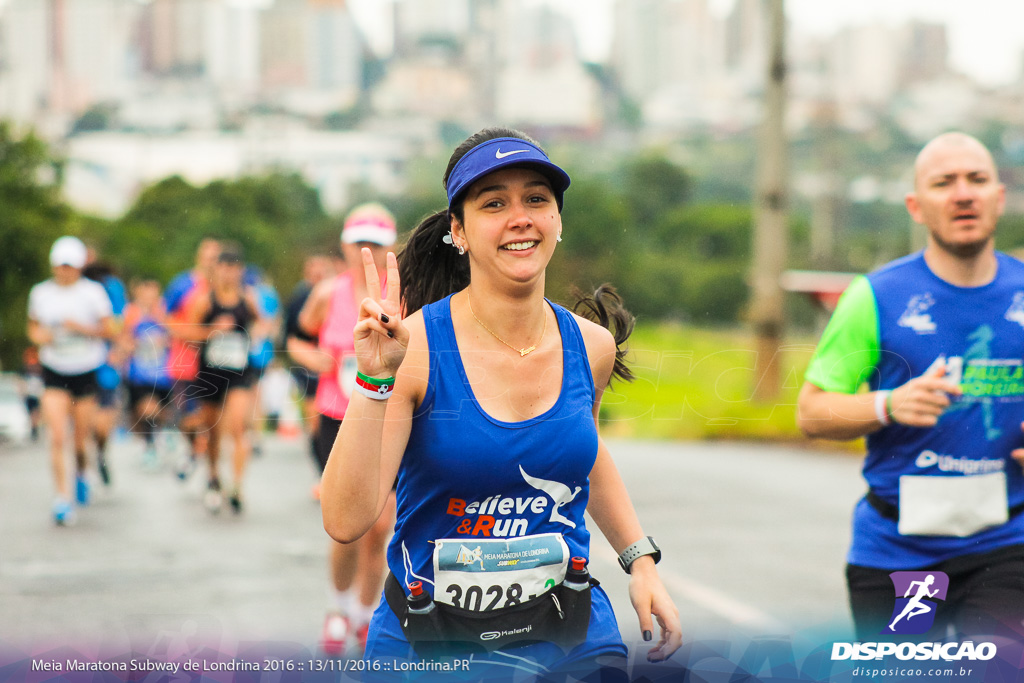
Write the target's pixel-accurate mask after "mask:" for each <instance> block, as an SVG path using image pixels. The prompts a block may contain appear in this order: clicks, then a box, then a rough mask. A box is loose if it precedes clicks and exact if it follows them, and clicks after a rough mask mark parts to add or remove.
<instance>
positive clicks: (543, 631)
mask: <svg viewBox="0 0 1024 683" xmlns="http://www.w3.org/2000/svg"><path fill="white" fill-rule="evenodd" d="M598 585H600V583H599V582H598V581H597V580H596V579H593V578H591V579H590V587H588V588H586V589H584V590H581V591H576V590H572V589H571V588H566V587H565V586H563V585H561V584H559V585H558V586H555V587H554V588H553V589H551V590H550V591H548V592H547V593H545V594H544V595H541V596H539V597H536V598H534V599H532V600H527V601H526V602H523V603H521V604H519V605H515V606H514V607H504V608H502V609H496V610H490V611H487V612H478V611H474V610H466V609H460V608H458V607H453V606H452V605H445V604H442V603H439V602H435V603H434V605H435V609H434V610H432V611H431V612H429V613H428V614H410V613H409V604H408V601H407V600H406V596H405V591H404V590H402V585H401V584H400V583H399V581H398V579H397V578H395V575H394V574H389V575H388V579H387V581H386V582H385V584H384V597H385V599H386V600H387V601H388V606H389V607H390V608H391V611H392V612H394V613H395V616H396V617H398V622H399V623H400V624H401V625H402V632H403V633H404V634H405V637H406V638H407V639H408V640H409V642H410V643H411V644H412V647H413V650H415V651H416V654H418V655H419V656H421V657H424V658H430V657H437V656H440V655H442V654H443V655H452V654H457V653H463V652H464V653H472V652H491V651H494V650H498V649H501V648H504V647H506V646H508V645H512V644H514V643H526V642H538V641H539V642H547V643H554V644H556V645H558V646H560V647H561V648H563V649H564V650H566V651H568V650H570V649H571V648H573V647H575V646H576V645H579V644H580V643H582V642H583V641H584V639H586V637H587V628H588V627H589V626H590V602H591V595H590V589H591V588H592V587H594V586H598Z"/></svg>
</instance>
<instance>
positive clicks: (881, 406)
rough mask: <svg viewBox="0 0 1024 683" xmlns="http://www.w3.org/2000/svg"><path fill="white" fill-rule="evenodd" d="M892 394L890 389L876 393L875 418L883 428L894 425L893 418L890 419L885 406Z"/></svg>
mask: <svg viewBox="0 0 1024 683" xmlns="http://www.w3.org/2000/svg"><path fill="white" fill-rule="evenodd" d="M891 393H892V392H891V391H889V390H888V389H884V390H882V391H876V392H875V417H877V418H878V421H879V422H881V423H882V426H883V427H888V426H889V425H891V424H892V418H890V417H889V411H888V409H887V408H886V405H885V404H886V402H887V401H888V400H889V394H891Z"/></svg>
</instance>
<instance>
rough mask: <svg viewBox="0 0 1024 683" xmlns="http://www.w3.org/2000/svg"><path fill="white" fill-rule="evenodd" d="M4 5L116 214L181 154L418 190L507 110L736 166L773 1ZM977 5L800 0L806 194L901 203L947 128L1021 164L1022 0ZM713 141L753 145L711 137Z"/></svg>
mask: <svg viewBox="0 0 1024 683" xmlns="http://www.w3.org/2000/svg"><path fill="white" fill-rule="evenodd" d="M0 3H2V4H0V118H3V119H8V120H10V121H11V122H12V123H14V124H16V125H19V126H25V127H28V128H32V129H33V130H35V131H37V132H38V133H39V134H40V135H41V136H42V137H43V138H44V139H46V140H48V141H52V142H55V143H57V144H58V145H59V146H60V149H61V153H62V155H63V156H64V158H65V159H66V162H67V163H66V172H65V175H64V187H63V190H64V192H65V195H66V196H67V197H68V198H69V200H70V201H71V202H72V203H73V204H74V205H75V206H78V207H81V208H82V209H83V210H86V211H89V212H93V213H96V214H99V215H104V216H117V215H120V214H121V213H122V212H123V211H124V210H126V208H127V207H128V206H130V204H131V202H132V201H134V198H135V197H136V196H137V195H138V193H139V192H140V191H141V189H142V188H144V187H146V185H147V184H149V183H152V182H155V181H158V180H160V179H162V178H165V177H168V176H170V175H180V176H181V177H183V178H185V179H187V180H188V181H189V182H192V183H196V184H203V183H207V182H210V181H211V180H214V179H219V178H236V177H241V176H244V175H247V174H250V175H251V174H258V173H262V172H266V171H267V170H275V169H290V170H294V171H296V172H298V173H300V174H301V175H302V177H303V178H304V179H305V180H306V182H308V183H310V184H311V185H312V186H314V187H315V188H316V189H317V191H318V192H319V195H320V198H321V200H322V202H323V204H324V206H325V207H327V208H328V210H330V211H339V212H340V211H342V210H344V208H345V207H346V206H347V205H348V203H349V202H350V201H351V200H352V198H353V197H354V196H358V195H359V194H360V193H363V194H365V193H367V192H371V191H372V192H374V193H382V194H385V195H391V196H394V195H400V194H402V193H403V192H406V191H407V190H408V189H409V188H410V187H411V186H412V185H413V184H414V183H415V182H418V178H417V172H418V171H417V169H418V168H419V165H420V162H421V160H423V159H430V158H435V157H440V156H442V155H443V153H444V150H445V149H446V148H448V147H449V146H450V145H451V144H452V143H453V141H457V140H460V139H462V138H463V137H465V135H468V134H469V133H470V132H472V131H474V130H478V129H479V128H481V127H484V126H487V125H494V124H495V123H499V122H500V123H502V124H505V125H511V126H514V127H518V128H521V129H523V130H525V131H528V132H531V133H533V134H534V135H536V136H537V137H538V138H539V139H541V140H544V141H545V143H547V144H550V145H565V146H566V147H567V148H570V149H574V150H576V151H575V153H576V154H579V155H580V158H581V159H585V160H586V164H588V167H590V168H592V169H593V170H595V171H598V172H599V171H600V170H601V169H602V168H610V167H612V166H614V164H615V163H616V160H617V159H619V158H622V157H624V156H629V155H630V154H635V153H636V151H637V150H644V149H662V150H669V152H668V153H669V154H670V155H672V157H673V161H674V162H675V163H677V164H679V165H682V166H687V167H690V168H692V170H693V171H694V172H695V173H699V174H704V175H706V176H708V177H718V178H720V179H726V180H728V179H729V178H731V177H733V176H735V169H736V168H746V167H748V166H749V163H748V160H749V158H750V155H751V154H752V149H751V147H750V140H751V139H752V137H751V136H752V134H753V131H755V130H756V127H757V125H758V123H759V121H760V120H761V117H762V113H763V94H764V83H765V72H766V68H765V67H766V55H767V31H766V8H767V7H768V3H767V2H766V0H588V1H587V2H585V3H584V2H582V1H581V0H0ZM961 4H962V3H953V2H942V1H938V0H933V1H932V2H925V1H924V0H899V1H891V0H890V1H889V2H882V0H861V2H858V3H855V4H849V3H832V2H821V1H819V0H786V7H787V10H788V14H789V24H790V31H789V34H788V35H789V39H788V43H787V56H788V60H789V64H788V66H789V68H788V74H789V79H788V83H787V91H788V111H787V120H786V123H787V131H788V133H789V136H790V138H791V140H792V141H793V143H794V146H795V147H796V148H798V149H799V153H800V154H802V156H800V154H798V155H797V157H796V159H797V161H796V163H795V164H794V166H793V171H792V176H793V178H792V179H793V182H794V189H795V192H796V193H797V195H798V196H802V197H806V198H809V199H814V198H816V197H819V196H820V195H821V194H822V193H823V192H826V193H833V194H839V195H841V196H844V197H846V198H848V199H849V200H850V201H853V202H859V203H863V202H873V201H884V202H887V203H891V204H898V203H899V202H901V201H902V196H903V193H904V192H905V191H906V178H905V177H904V171H905V166H904V164H903V163H902V161H903V160H902V159H901V158H900V154H902V153H905V152H906V150H907V148H909V147H912V146H913V144H916V143H919V142H923V141H924V140H926V139H927V138H929V137H931V136H932V135H935V134H936V133H939V132H941V131H943V130H949V129H963V130H967V131H968V132H973V133H975V134H979V135H983V136H987V137H986V139H987V140H988V141H989V143H990V144H992V145H993V149H994V150H995V151H996V152H997V153H1004V155H1003V157H1002V158H1004V159H1006V160H1007V171H1008V173H1009V172H1012V169H1014V168H1016V167H1018V166H1019V163H1018V161H1017V160H1018V159H1021V158H1022V157H1024V136H1022V135H1021V134H1019V133H1018V132H1017V131H1018V127H1019V121H1020V120H1022V119H1024V78H1022V77H1021V75H1020V72H1021V66H1024V55H1022V54H1021V50H1022V48H1021V43H1022V41H1024V32H1020V31H1019V28H1018V27H1019V26H1020V22H1018V21H1016V16H1017V15H1018V14H1024V9H1016V8H1014V7H1013V6H1012V3H1011V2H1010V0H1001V1H1000V0H975V2H973V3H971V7H970V9H969V10H965V9H963V8H962V7H959V6H957V7H955V6H954V5H961ZM926 10H927V11H926ZM1015 30H1016V31H1017V32H1018V33H1020V35H1011V36H1010V37H1005V34H1007V32H1009V34H1012V33H1013V32H1014V31H1015ZM979 31H981V33H979ZM984 31H987V32H988V33H987V34H985V33H984ZM972 36H973V37H972ZM965 45H966V46H967V47H966V48H965V47H964V46H965ZM958 55H959V57H958ZM963 55H967V56H968V57H970V58H971V59H976V58H977V57H979V56H980V57H981V59H980V63H981V64H982V65H983V66H984V67H985V68H984V69H980V68H977V67H972V66H971V65H970V62H971V59H967V60H966V61H965V59H964V57H963ZM976 61H977V60H976ZM1001 79H1005V80H1006V82H1005V83H1004V84H1001V85H1000V84H998V81H1000V80H1001ZM993 83H996V85H993ZM700 139H708V140H712V141H714V143H715V144H716V145H728V144H729V143H730V142H732V141H739V142H740V143H741V144H740V146H739V147H737V148H735V149H734V150H733V152H731V153H729V154H722V153H721V151H722V150H724V149H725V148H724V147H722V146H719V147H716V153H713V154H698V153H695V152H694V150H695V149H697V148H698V147H696V146H694V145H693V144H690V143H691V142H692V141H694V140H700ZM843 139H845V140H847V141H849V143H848V144H847V150H850V154H852V155H853V156H860V155H859V153H858V152H854V151H852V150H856V149H857V145H858V144H859V143H853V142H852V141H853V140H859V141H861V142H863V141H865V140H870V141H871V143H870V145H871V146H870V150H871V153H877V154H879V155H880V156H879V157H878V158H877V159H874V160H872V161H871V162H869V163H866V164H865V165H864V166H863V167H861V168H856V167H852V166H850V165H849V164H846V165H843V164H840V163H838V162H837V161H835V159H836V158H838V157H837V154H838V151H836V150H832V151H829V149H828V145H837V144H840V143H839V142H837V141H839V140H843ZM826 141H827V142H828V145H824V143H825V142H826ZM893 145H902V147H901V148H900V149H899V150H898V151H897V152H896V153H895V154H887V151H888V150H889V149H892V146H893ZM826 158H829V159H832V161H827V159H826ZM730 163H732V164H736V166H735V167H730V166H729V164H730ZM822 165H827V166H829V172H830V173H833V174H835V176H836V177H835V178H833V179H831V180H828V181H827V182H826V181H825V180H824V176H823V174H822V172H821V167H822ZM840 176H841V177H840ZM727 184H728V183H727Z"/></svg>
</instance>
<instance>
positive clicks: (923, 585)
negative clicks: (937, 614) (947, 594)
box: [889, 574, 939, 631]
mask: <svg viewBox="0 0 1024 683" xmlns="http://www.w3.org/2000/svg"><path fill="white" fill-rule="evenodd" d="M933 583H935V575H934V574H929V575H928V576H927V577H925V579H924V580H923V581H911V582H910V585H909V586H907V592H906V593H904V594H903V597H905V598H907V597H910V592H911V591H912V590H914V586H917V593H916V594H915V595H914V597H912V598H910V600H909V601H908V602H907V604H906V605H905V606H904V607H903V611H902V612H900V613H899V615H898V616H897V617H896V618H895V619H893V620H892V623H891V624H889V630H890V631H895V630H896V628H895V626H896V622H898V621H899V620H900V619H902V618H903V617H906V618H907V621H910V620H911V619H912V618H914V617H916V616H917V615H919V614H927V613H928V612H931V611H932V609H933V608H932V607H931V606H930V605H926V604H924V603H923V602H921V601H922V600H923V599H924V598H933V597H935V594H936V593H938V592H939V589H938V588H936V589H935V590H933V591H931V592H929V591H928V588H929V587H930V586H931V585H932V584H933Z"/></svg>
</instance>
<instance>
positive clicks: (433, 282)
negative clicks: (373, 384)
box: [398, 127, 540, 315]
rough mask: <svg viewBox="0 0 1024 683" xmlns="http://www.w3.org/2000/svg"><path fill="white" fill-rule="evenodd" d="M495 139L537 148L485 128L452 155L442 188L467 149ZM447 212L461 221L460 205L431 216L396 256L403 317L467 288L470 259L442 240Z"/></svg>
mask: <svg viewBox="0 0 1024 683" xmlns="http://www.w3.org/2000/svg"><path fill="white" fill-rule="evenodd" d="M495 138H519V139H520V140H526V141H527V142H529V143H531V144H533V145H537V146H538V147H540V145H539V144H537V141H536V140H534V139H533V138H531V137H530V136H529V135H527V134H526V133H523V132H521V131H518V130H515V129H513V128H497V127H496V128H484V129H483V130H481V131H480V132H478V133H474V134H473V135H471V136H469V137H468V138H466V139H465V140H464V141H463V142H462V143H461V144H460V145H459V146H458V147H456V148H455V151H454V152H452V156H451V158H450V159H448V167H447V168H446V169H445V171H444V179H443V181H442V185H444V187H445V188H447V187H448V177H449V176H450V175H451V173H452V169H454V168H455V164H457V163H459V159H461V158H462V157H463V156H465V155H466V153H467V152H469V150H471V149H473V148H474V147H476V146H477V145H479V144H481V143H484V142H487V141H488V140H494V139H495ZM449 211H450V212H451V216H453V217H454V218H455V219H456V220H457V221H459V222H460V223H461V222H462V219H463V216H464V214H463V211H462V204H457V205H456V206H451V207H448V209H447V210H444V209H442V210H441V211H438V212H436V213H433V214H431V215H429V216H427V217H426V218H424V219H423V220H422V221H421V222H420V224H419V225H418V226H416V229H415V230H413V232H412V235H411V236H410V237H409V241H408V242H406V243H405V246H404V247H402V250H401V251H400V252H399V253H398V276H399V277H400V278H401V280H402V299H403V305H404V307H405V315H412V314H413V313H415V312H416V311H418V310H420V309H421V308H423V307H424V306H426V305H427V304H432V303H434V302H435V301H440V300H441V299H443V298H445V297H446V296H448V295H449V294H453V293H455V292H458V291H460V290H462V289H465V288H466V287H467V286H468V285H469V259H468V258H466V257H465V256H464V255H461V254H459V252H458V250H457V249H456V248H455V247H454V246H452V245H451V244H449V243H447V242H444V241H443V240H444V237H445V235H446V234H447V233H448V231H449V230H451V222H450V219H449V214H448V212H449Z"/></svg>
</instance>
